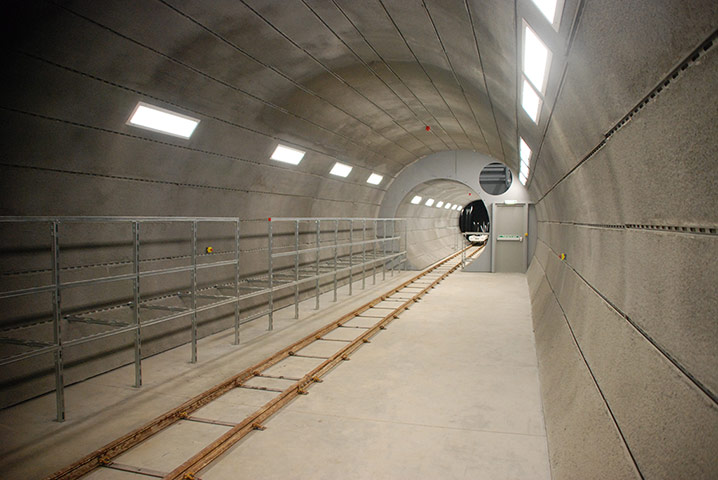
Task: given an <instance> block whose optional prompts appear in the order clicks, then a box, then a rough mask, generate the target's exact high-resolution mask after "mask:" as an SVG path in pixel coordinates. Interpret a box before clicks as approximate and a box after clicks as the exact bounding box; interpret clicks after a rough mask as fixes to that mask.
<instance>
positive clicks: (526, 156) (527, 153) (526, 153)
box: [519, 137, 531, 166]
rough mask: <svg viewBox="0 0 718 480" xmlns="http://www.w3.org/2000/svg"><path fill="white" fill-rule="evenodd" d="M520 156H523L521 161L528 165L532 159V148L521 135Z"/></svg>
mask: <svg viewBox="0 0 718 480" xmlns="http://www.w3.org/2000/svg"><path fill="white" fill-rule="evenodd" d="M519 156H520V157H521V162H522V163H525V164H526V165H527V166H528V165H529V160H531V148H529V146H528V144H527V143H526V142H525V141H524V139H523V138H521V137H519Z"/></svg>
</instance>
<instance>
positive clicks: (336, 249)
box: [334, 220, 339, 302]
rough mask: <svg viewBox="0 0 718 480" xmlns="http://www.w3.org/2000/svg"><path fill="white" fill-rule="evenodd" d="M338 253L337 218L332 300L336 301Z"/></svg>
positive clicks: (335, 224) (337, 224) (336, 223)
mask: <svg viewBox="0 0 718 480" xmlns="http://www.w3.org/2000/svg"><path fill="white" fill-rule="evenodd" d="M338 255H339V220H334V301H335V302H336V301H337V268H338V267H337V256H338Z"/></svg>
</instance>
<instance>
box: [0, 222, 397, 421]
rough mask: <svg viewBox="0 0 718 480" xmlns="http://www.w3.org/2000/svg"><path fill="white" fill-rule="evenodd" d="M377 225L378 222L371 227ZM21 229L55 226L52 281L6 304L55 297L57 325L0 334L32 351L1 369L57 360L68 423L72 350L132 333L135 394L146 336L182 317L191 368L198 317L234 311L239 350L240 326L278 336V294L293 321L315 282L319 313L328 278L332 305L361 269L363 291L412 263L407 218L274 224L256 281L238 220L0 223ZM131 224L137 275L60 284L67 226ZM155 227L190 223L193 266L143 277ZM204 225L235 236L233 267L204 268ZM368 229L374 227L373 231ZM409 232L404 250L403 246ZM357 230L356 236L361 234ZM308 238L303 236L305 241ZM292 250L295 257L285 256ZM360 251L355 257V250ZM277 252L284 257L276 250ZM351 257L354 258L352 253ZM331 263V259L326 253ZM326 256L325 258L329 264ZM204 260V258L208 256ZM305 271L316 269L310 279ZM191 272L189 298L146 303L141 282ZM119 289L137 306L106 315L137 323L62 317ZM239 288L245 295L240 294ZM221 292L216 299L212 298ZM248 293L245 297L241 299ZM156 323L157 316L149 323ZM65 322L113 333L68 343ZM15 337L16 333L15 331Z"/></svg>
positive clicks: (228, 263) (1, 340)
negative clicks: (74, 300) (128, 288)
mask: <svg viewBox="0 0 718 480" xmlns="http://www.w3.org/2000/svg"><path fill="white" fill-rule="evenodd" d="M286 222H291V223H293V224H294V243H293V245H289V246H283V247H280V248H275V241H274V240H275V235H274V234H273V226H274V225H277V224H278V223H286ZM357 222H359V224H360V225H361V231H362V237H361V240H359V239H355V238H354V237H355V226H356V225H357V224H358V223H357ZM372 222H373V223H372ZM19 223H25V224H27V223H34V224H43V223H46V224H48V226H49V234H50V237H51V243H50V249H49V250H50V258H51V269H50V271H51V274H52V276H51V279H52V280H51V282H50V283H49V284H45V285H36V286H31V287H26V288H20V289H14V290H9V291H4V292H0V299H10V298H19V297H31V296H32V295H36V294H39V293H51V297H52V300H51V301H52V319H51V321H46V322H43V323H44V324H47V323H51V324H52V337H53V339H52V342H49V341H41V340H38V339H34V338H15V337H12V336H10V337H8V336H6V334H7V333H8V330H7V329H5V330H3V329H2V327H0V344H10V345H19V346H21V347H24V348H25V349H27V350H26V351H24V352H21V353H17V354H14V355H10V356H7V357H4V358H0V366H7V365H11V364H13V363H16V362H20V361H23V360H27V359H29V358H32V357H36V356H40V355H45V354H48V353H52V354H53V358H54V377H55V394H56V409H57V421H60V422H61V421H64V419H65V400H64V361H63V353H64V351H65V349H66V348H69V347H73V346H77V345H81V344H85V343H88V342H94V341H98V340H102V339H106V338H109V337H113V336H116V335H122V334H128V333H133V334H134V366H135V368H134V377H135V387H138V388H139V387H140V386H141V385H142V331H143V329H144V328H146V327H149V326H154V325H158V324H161V323H165V322H169V321H172V320H176V319H179V318H182V317H189V318H190V326H189V328H190V332H191V340H190V343H191V359H190V362H192V363H195V362H197V340H198V331H197V330H198V325H197V314H198V313H201V312H205V311H209V310H213V309H217V308H219V307H222V306H225V305H234V324H233V328H234V343H235V344H238V343H239V331H240V325H242V324H245V323H248V322H251V321H253V320H256V319H258V318H261V317H264V316H268V319H269V320H268V329H269V330H272V329H273V314H274V311H275V310H276V308H275V304H274V303H275V302H274V300H275V292H277V291H279V290H283V289H287V288H291V287H294V307H295V315H294V316H295V318H298V317H299V286H300V284H305V283H306V284H310V283H311V282H314V287H315V288H314V290H315V293H314V294H315V297H316V308H317V309H318V308H319V294H320V283H321V280H322V279H324V278H326V277H333V288H334V301H336V299H337V281H338V280H337V279H338V276H340V275H341V274H347V273H348V276H349V290H350V294H351V289H352V283H353V280H354V278H353V276H354V273H355V272H356V270H358V269H359V268H360V267H361V274H362V288H365V280H366V272H367V267H370V268H372V269H373V279H374V283H376V269H377V266H379V265H380V266H381V268H382V272H383V277H382V278H383V279H385V278H386V270H387V268H389V269H390V270H391V274H392V275H393V273H394V269H395V267H397V266H400V265H401V264H402V263H405V261H406V221H405V220H404V219H374V218H371V219H369V218H358V219H357V218H271V219H269V221H268V222H267V224H268V232H267V252H268V255H267V274H266V278H265V277H264V276H262V275H260V276H257V275H255V276H253V277H251V278H243V279H242V278H240V240H241V235H240V225H241V221H240V219H238V218H232V217H0V225H2V224H19ZM73 223H76V224H104V223H107V224H117V223H120V224H129V225H131V230H132V240H131V242H132V260H131V262H129V263H130V264H131V267H132V271H131V273H121V274H117V275H109V276H102V277H97V278H90V279H82V280H74V281H63V280H62V278H61V270H62V269H61V266H60V258H61V242H60V238H61V236H60V235H61V226H62V225H65V224H73ZM150 223H185V224H189V225H190V227H191V229H190V245H191V255H190V256H189V260H191V264H190V265H184V266H179V267H177V266H173V267H168V268H161V269H153V270H147V271H141V268H140V264H141V260H140V250H141V247H142V242H141V236H140V230H141V227H142V226H143V225H146V224H150ZM204 223H213V224H225V225H228V226H229V228H231V229H232V231H233V236H234V242H233V243H234V245H233V247H234V248H233V250H230V251H225V252H222V253H223V254H224V255H231V257H232V259H231V260H221V261H214V262H213V261H209V262H205V263H198V257H200V255H199V254H198V251H197V235H198V227H199V225H201V224H204ZM307 223H308V224H312V223H313V224H314V232H315V237H316V238H315V239H314V241H313V244H314V247H311V248H304V246H302V248H300V243H299V236H300V224H307ZM322 224H324V225H331V226H333V239H332V240H333V241H330V242H329V244H328V245H326V244H325V245H322V239H321V237H322V234H323V233H324V234H325V235H326V231H323V230H322ZM367 224H369V226H370V228H369V230H367ZM340 225H347V226H348V231H349V234H348V240H347V239H342V240H341V242H340V239H339V227H340ZM397 225H398V226H399V227H401V226H403V237H404V249H403V250H402V249H401V248H400V247H401V239H402V232H401V228H397ZM379 226H381V236H379V230H378V227H379ZM225 228H227V227H225ZM357 231H358V230H357ZM368 232H369V233H370V234H371V235H374V236H375V238H374V239H367V233H368ZM306 234H307V232H303V235H306ZM286 248H290V251H281V250H285V249H286ZM355 249H356V250H355ZM278 250H279V251H278ZM346 250H348V253H347V252H346ZM327 252H328V253H329V256H326V255H325V254H326V253H327ZM307 255H309V256H311V255H313V256H314V258H313V261H312V262H311V265H310V264H306V263H304V264H302V263H300V258H301V257H305V256H307ZM323 255H324V257H323ZM202 257H206V256H205V255H202ZM292 257H293V259H294V262H293V265H290V266H289V268H288V267H287V266H284V267H280V268H277V267H275V265H274V264H275V260H278V261H279V259H282V258H292ZM221 267H225V268H226V267H234V279H233V280H234V281H233V282H229V283H225V284H222V285H213V286H212V287H207V288H200V286H199V284H198V275H197V274H198V272H199V271H203V270H208V269H213V268H221ZM307 267H312V268H311V270H312V271H311V272H310V271H308V270H307ZM182 272H188V273H189V274H190V288H189V291H188V292H178V293H176V294H174V295H169V296H164V297H159V298H158V297H153V298H142V296H141V292H140V281H141V280H142V279H143V278H148V277H153V276H159V275H169V274H176V273H182ZM114 282H131V284H132V299H131V301H130V302H129V303H124V304H122V305H114V306H110V307H105V308H104V309H103V310H102V312H110V311H119V310H120V309H126V308H129V309H130V310H131V320H130V321H126V320H125V321H122V320H115V319H112V318H110V319H107V318H98V317H97V316H96V315H95V314H96V313H98V311H99V310H98V311H94V312H93V311H89V312H84V313H72V314H63V304H62V292H64V291H67V290H70V289H77V288H80V287H87V286H91V285H99V284H108V283H114ZM240 287H241V290H240ZM211 290H215V291H216V292H218V293H209V292H210V291H211ZM242 290H244V291H247V290H248V292H247V293H242ZM260 296H266V297H267V308H266V309H260V310H261V311H259V312H256V313H253V314H251V315H248V316H246V317H244V318H241V319H240V313H241V308H240V303H241V302H242V301H243V300H247V299H250V298H255V297H260ZM168 298H177V299H180V300H181V299H182V298H188V299H189V305H188V306H182V307H179V306H173V305H167V302H166V300H167V299H168ZM198 299H202V300H208V301H209V303H206V304H204V305H200V304H199V303H198ZM143 311H148V312H149V311H155V312H157V311H159V312H167V314H164V315H160V316H158V317H153V318H144V319H143V316H142V314H141V313H142V312H143ZM148 317H151V316H148ZM63 320H65V321H66V322H68V324H72V323H85V324H94V325H99V326H102V327H107V328H109V330H105V331H101V332H97V333H92V334H90V335H86V336H83V337H80V338H72V339H71V338H67V337H66V336H65V335H63V333H64V332H63V328H62V327H63ZM13 330H17V328H13ZM11 333H13V334H14V333H15V332H11Z"/></svg>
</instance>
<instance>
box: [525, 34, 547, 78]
mask: <svg viewBox="0 0 718 480" xmlns="http://www.w3.org/2000/svg"><path fill="white" fill-rule="evenodd" d="M523 53H524V67H523V70H524V74H525V75H526V78H528V79H529V80H530V81H531V83H533V84H534V86H535V87H536V89H537V90H538V91H540V92H543V91H544V87H545V86H546V77H548V62H549V57H550V51H549V49H548V48H546V45H544V43H543V42H542V41H541V39H540V38H539V37H538V35H536V33H535V32H534V31H533V30H531V28H530V27H529V26H528V25H524V52H523Z"/></svg>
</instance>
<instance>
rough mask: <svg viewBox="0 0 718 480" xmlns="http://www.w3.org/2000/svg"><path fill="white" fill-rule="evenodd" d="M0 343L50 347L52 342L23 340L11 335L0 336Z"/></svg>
mask: <svg viewBox="0 0 718 480" xmlns="http://www.w3.org/2000/svg"><path fill="white" fill-rule="evenodd" d="M0 343H4V344H6V345H20V346H23V347H30V348H44V347H52V346H53V344H52V343H46V342H38V341H35V340H23V339H21V338H11V337H0Z"/></svg>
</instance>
